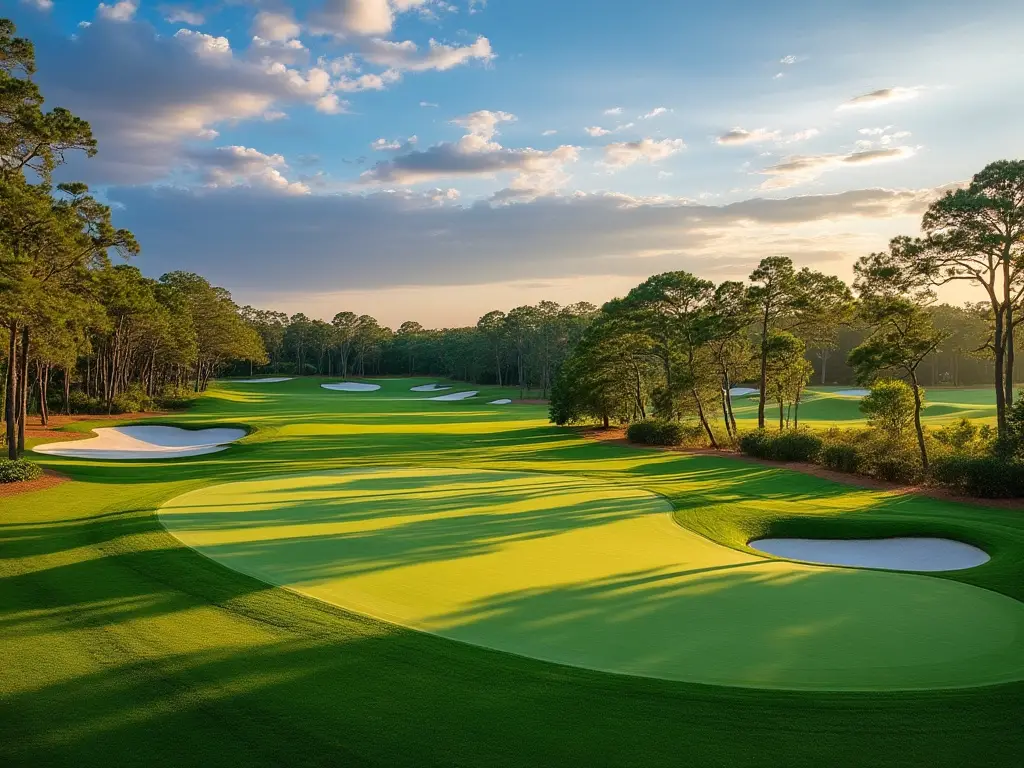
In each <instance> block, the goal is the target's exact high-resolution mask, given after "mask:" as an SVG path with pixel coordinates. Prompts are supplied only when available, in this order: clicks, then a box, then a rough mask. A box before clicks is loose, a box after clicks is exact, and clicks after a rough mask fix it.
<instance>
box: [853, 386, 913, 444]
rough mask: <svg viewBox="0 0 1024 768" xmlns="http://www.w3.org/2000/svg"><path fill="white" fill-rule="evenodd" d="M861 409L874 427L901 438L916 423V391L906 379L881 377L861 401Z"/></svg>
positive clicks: (893, 436)
mask: <svg viewBox="0 0 1024 768" xmlns="http://www.w3.org/2000/svg"><path fill="white" fill-rule="evenodd" d="M860 410H861V413H863V414H864V415H865V416H867V417H868V424H870V425H871V426H872V427H876V428H877V429H880V430H882V431H883V432H885V433H886V434H888V435H889V436H890V437H892V438H894V439H899V438H900V437H901V436H902V435H903V432H904V431H905V430H906V429H908V428H909V427H910V426H911V425H912V424H913V423H914V391H913V390H912V389H911V388H910V385H909V384H907V383H906V382H905V381H900V380H899V379H881V380H880V381H876V382H875V383H874V384H872V385H871V392H870V393H868V394H867V395H865V396H864V399H863V400H861V401H860Z"/></svg>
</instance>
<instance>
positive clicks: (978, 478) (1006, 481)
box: [931, 453, 1024, 499]
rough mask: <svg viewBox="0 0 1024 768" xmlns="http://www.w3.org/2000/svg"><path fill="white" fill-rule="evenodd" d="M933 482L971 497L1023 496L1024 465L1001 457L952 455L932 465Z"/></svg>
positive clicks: (936, 460)
mask: <svg viewBox="0 0 1024 768" xmlns="http://www.w3.org/2000/svg"><path fill="white" fill-rule="evenodd" d="M931 476H932V480H933V481H934V482H936V483H938V484H939V485H942V486H945V487H947V488H950V489H952V490H954V491H957V492H958V493H963V494H966V495H968V496H979V497H982V498H990V499H1003V498H1015V497H1019V496H1024V463H1022V462H1020V461H1018V460H1014V459H1009V460H1008V459H1005V458H1003V457H1001V456H970V455H967V454H962V453H961V454H952V455H950V456H943V457H942V458H939V459H935V460H934V461H933V462H932V464H931Z"/></svg>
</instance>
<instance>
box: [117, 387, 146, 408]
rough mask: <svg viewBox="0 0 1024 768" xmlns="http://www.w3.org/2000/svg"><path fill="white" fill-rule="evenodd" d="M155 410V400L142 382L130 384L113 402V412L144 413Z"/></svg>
mask: <svg viewBox="0 0 1024 768" xmlns="http://www.w3.org/2000/svg"><path fill="white" fill-rule="evenodd" d="M151 410H153V400H152V399H151V398H150V397H149V395H147V394H146V390H145V389H143V387H142V385H141V384H130V385H129V386H128V388H127V389H125V390H124V391H123V392H121V393H120V394H118V395H116V396H115V397H114V399H113V401H112V403H111V413H143V412H145V411H151Z"/></svg>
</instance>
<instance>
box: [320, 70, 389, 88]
mask: <svg viewBox="0 0 1024 768" xmlns="http://www.w3.org/2000/svg"><path fill="white" fill-rule="evenodd" d="M401 79H402V75H401V73H400V72H396V71H395V70H393V69H389V70H386V71H384V72H381V73H380V74H376V73H374V72H368V73H367V74H365V75H360V76H359V77H347V76H342V77H339V78H338V79H337V80H335V81H334V85H333V87H334V88H335V90H338V91H344V92H345V93H355V92H357V91H383V90H385V89H386V88H387V87H388V86H389V85H391V84H392V83H396V82H398V81H399V80H401Z"/></svg>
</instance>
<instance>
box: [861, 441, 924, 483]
mask: <svg viewBox="0 0 1024 768" xmlns="http://www.w3.org/2000/svg"><path fill="white" fill-rule="evenodd" d="M866 468H867V470H868V473H869V474H870V475H871V476H872V477H877V478H878V479H879V480H888V481H889V482H891V483H913V482H916V481H918V480H920V479H921V477H922V472H923V470H922V467H921V456H920V454H918V453H917V451H915V450H903V449H889V450H885V451H879V452H876V453H874V454H873V455H872V456H871V457H870V459H869V461H868V462H866Z"/></svg>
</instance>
